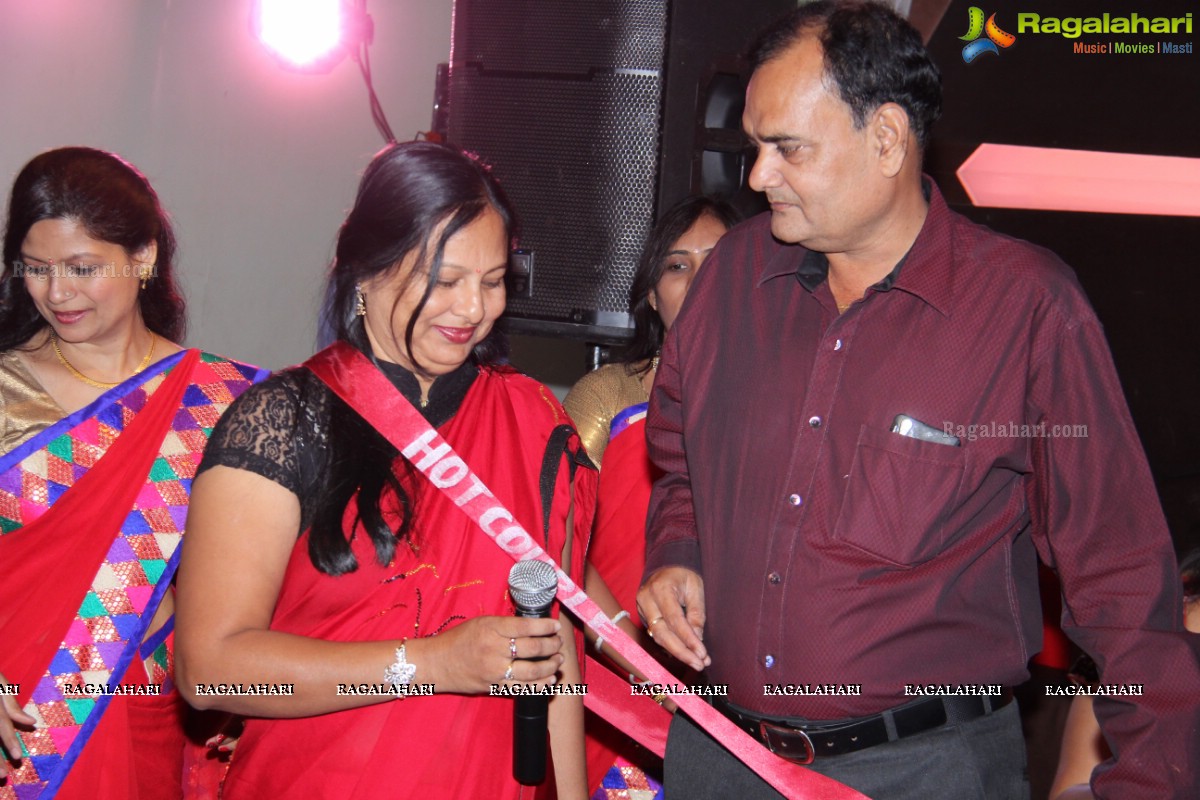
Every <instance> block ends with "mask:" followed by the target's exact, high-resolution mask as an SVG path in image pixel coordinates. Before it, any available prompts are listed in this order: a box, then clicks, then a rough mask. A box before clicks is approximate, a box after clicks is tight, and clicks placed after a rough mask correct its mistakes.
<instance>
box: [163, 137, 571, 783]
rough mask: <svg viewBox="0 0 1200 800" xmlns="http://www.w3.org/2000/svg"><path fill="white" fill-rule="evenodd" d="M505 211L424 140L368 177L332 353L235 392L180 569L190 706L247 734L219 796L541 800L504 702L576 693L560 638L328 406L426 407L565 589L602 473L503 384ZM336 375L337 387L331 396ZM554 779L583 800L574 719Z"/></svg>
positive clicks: (396, 152)
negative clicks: (557, 570) (525, 784)
mask: <svg viewBox="0 0 1200 800" xmlns="http://www.w3.org/2000/svg"><path fill="white" fill-rule="evenodd" d="M511 227H512V213H511V211H510V209H509V207H508V204H507V201H506V200H505V199H504V196H503V194H502V193H501V192H500V189H499V187H498V185H497V184H496V183H495V181H494V179H493V178H492V177H491V176H490V174H489V173H488V172H487V170H486V169H485V168H484V167H483V166H482V165H480V164H479V163H477V162H476V161H475V160H474V159H472V158H470V157H468V156H466V155H464V154H462V153H461V152H459V151H457V150H454V149H452V148H449V147H445V146H442V145H437V144H432V143H428V142H409V143H405V144H399V145H390V146H389V147H387V148H385V149H384V150H383V151H382V152H381V153H379V154H378V155H377V156H376V157H375V159H374V160H373V161H372V162H371V164H370V166H368V168H367V170H366V172H365V173H364V175H363V179H362V182H361V184H360V187H359V191H358V196H357V199H356V201H355V205H354V208H353V209H352V210H351V212H350V214H349V217H348V218H347V220H346V222H345V223H344V225H343V226H342V229H341V233H340V234H339V237H338V243H337V249H336V256H335V261H334V266H333V270H332V275H331V283H332V287H331V297H332V302H331V309H332V311H331V314H332V320H331V322H332V326H333V328H334V329H335V330H336V331H337V338H338V342H337V343H335V344H334V345H333V346H331V347H330V348H327V349H326V350H325V351H322V352H321V353H318V354H317V355H316V356H314V358H313V359H311V360H310V361H309V362H307V363H306V364H305V365H302V366H301V367H299V368H296V369H293V370H288V371H285V372H282V373H279V374H277V375H275V376H274V377H272V378H271V379H269V380H268V381H266V382H264V383H263V384H260V385H259V386H258V387H255V388H254V389H252V390H251V391H249V392H247V393H246V394H245V395H244V396H243V397H242V398H241V399H240V400H239V401H238V403H236V404H235V405H234V407H232V408H231V409H230V411H229V413H228V414H227V415H226V417H225V418H224V419H222V421H221V423H220V425H219V426H218V428H217V430H216V432H215V433H214V436H213V444H212V447H210V448H209V451H208V453H207V454H206V456H205V461H204V464H203V465H202V467H201V474H200V476H199V477H198V478H197V480H196V485H195V490H194V492H193V503H192V506H191V509H190V512H189V520H188V542H187V544H186V545H185V552H184V557H183V565H182V568H181V572H180V597H179V609H180V616H179V620H180V621H179V629H178V637H179V671H180V675H181V684H184V691H185V692H186V693H187V694H188V695H189V699H190V700H191V702H192V703H193V704H195V705H197V706H200V707H215V708H220V709H223V710H226V711H231V712H235V713H238V714H240V715H244V716H245V717H247V721H246V726H245V732H244V733H243V735H242V736H241V738H240V739H239V741H238V744H237V749H236V751H235V752H234V755H233V758H232V763H231V765H230V768H229V773H228V775H227V778H226V781H225V784H224V786H223V789H222V791H223V794H222V797H223V798H225V800H238V798H259V797H268V796H297V797H312V798H322V797H329V798H403V797H453V798H459V797H464V798H465V797H487V798H514V799H515V798H518V797H529V796H533V795H534V791H533V790H523V789H522V787H521V785H519V784H518V783H517V782H516V781H515V780H514V779H513V776H512V768H511V759H512V739H513V734H512V729H513V703H512V700H511V699H509V698H506V697H496V696H488V695H489V692H490V691H491V689H492V687H493V686H496V687H505V688H507V689H514V688H517V689H519V688H522V687H523V688H525V689H537V688H538V687H545V686H547V685H550V684H552V683H555V682H558V683H561V684H564V685H574V684H578V683H579V681H580V677H579V675H580V669H579V663H578V661H577V659H576V645H575V637H574V635H573V632H572V628H571V627H570V626H569V625H564V624H562V623H560V622H559V620H558V619H557V618H556V617H552V618H549V619H520V618H515V617H513V615H512V614H513V609H512V604H511V602H510V600H509V598H508V594H507V591H506V587H507V575H508V570H509V567H511V565H512V560H511V558H510V557H509V556H508V555H506V554H505V553H504V552H503V551H501V550H500V549H499V548H498V547H497V546H496V545H495V544H494V543H493V542H491V541H489V540H488V537H487V536H485V535H484V534H483V533H482V532H481V531H480V530H479V529H478V527H477V526H475V524H474V523H472V522H471V521H470V520H468V518H467V517H466V516H464V515H463V514H462V513H461V512H460V510H459V509H458V508H457V507H456V505H455V503H454V502H453V500H451V499H450V498H449V497H448V496H447V495H446V494H444V493H443V492H442V491H440V490H438V489H437V488H436V487H434V486H433V485H432V483H431V482H430V481H429V480H428V479H426V478H425V477H424V476H423V475H421V474H419V473H417V472H416V471H415V470H414V469H413V468H412V467H411V466H410V465H409V463H408V462H407V461H405V460H404V458H403V457H401V456H400V455H399V454H398V452H397V451H396V449H395V448H393V447H392V446H391V445H390V444H389V443H388V442H387V441H386V439H385V438H384V436H383V434H384V433H386V432H387V431H382V430H376V429H374V428H372V427H371V426H370V425H369V424H368V423H367V422H366V421H365V420H364V419H363V418H362V416H360V414H359V413H358V412H357V410H356V408H355V407H352V406H351V405H349V404H347V402H345V401H343V400H342V399H341V396H342V395H343V393H344V390H345V389H346V388H347V387H353V386H355V385H356V384H359V385H361V384H362V383H365V380H364V372H363V371H364V370H365V371H366V374H367V377H378V373H380V372H381V373H382V374H383V376H384V377H385V378H386V383H385V389H384V390H385V391H386V392H387V393H388V401H389V402H390V401H391V399H392V398H395V397H396V395H397V394H399V395H401V396H402V397H403V398H405V399H406V400H407V401H408V402H410V403H411V404H412V406H414V407H416V408H418V409H419V410H420V414H421V416H422V417H424V419H425V421H426V422H427V423H428V424H429V425H431V426H433V427H434V428H436V429H437V430H438V432H439V433H440V434H441V435H442V436H443V437H444V438H445V440H446V441H447V442H448V443H449V444H450V445H451V446H452V447H453V448H454V449H455V451H456V452H457V453H458V454H459V455H460V456H461V457H462V458H463V459H464V460H465V461H466V462H467V463H468V464H469V465H470V468H471V469H472V470H473V471H474V472H475V473H476V474H477V475H478V476H479V477H480V479H481V480H482V481H483V483H484V484H485V485H486V486H487V487H488V488H489V489H490V490H491V491H492V493H493V494H494V495H495V497H496V499H497V500H498V501H500V502H501V503H502V504H503V505H504V506H505V507H506V508H507V509H508V510H509V511H510V512H512V514H513V515H514V517H515V518H516V519H517V521H519V522H520V523H521V524H522V525H523V526H524V527H525V529H526V530H528V531H530V532H540V533H541V534H542V535H543V536H544V537H545V538H544V541H543V544H544V547H545V550H546V551H547V552H548V553H550V555H551V556H553V557H554V558H555V559H556V560H557V559H561V560H560V563H561V564H562V566H563V568H564V569H565V570H567V571H568V572H570V573H573V574H575V575H579V574H580V572H581V564H582V559H583V550H584V546H585V535H586V532H587V531H588V530H589V529H590V524H591V516H592V506H593V503H594V480H595V479H594V472H592V471H591V470H589V469H587V468H586V466H585V467H580V468H578V469H577V468H576V467H578V466H579V465H580V462H581V461H582V462H584V463H586V459H585V458H578V456H579V451H580V447H579V445H578V439H577V438H576V437H574V434H573V431H572V430H571V429H570V427H569V426H567V422H568V420H567V417H566V415H565V413H564V412H563V411H562V409H561V407H560V406H559V404H558V403H557V401H556V400H555V399H554V397H553V396H552V395H551V394H550V392H549V391H548V390H547V389H546V388H545V387H544V386H542V385H540V384H538V383H537V382H535V381H533V380H531V379H529V378H526V377H524V376H523V375H520V374H519V373H517V372H515V371H514V370H512V369H509V368H507V367H503V366H499V365H498V364H497V363H496V358H497V354H498V353H497V341H496V333H495V332H494V331H493V324H494V323H495V321H496V318H497V317H498V316H499V315H500V313H501V312H502V311H503V310H504V305H505V290H504V274H505V272H506V269H507V263H508V252H509V242H510V237H511ZM331 376H332V377H331ZM549 706H550V711H549V716H550V719H549V731H550V740H551V756H552V759H553V772H552V776H553V777H552V780H551V778H547V780H546V782H545V784H544V785H543V788H544V789H550V788H552V787H553V788H556V789H557V794H558V797H560V798H576V799H578V798H582V797H584V796H585V792H586V787H585V777H584V768H583V724H582V722H583V709H582V702H581V698H580V697H574V696H566V695H562V696H556V697H554V698H553V699H551V700H550V703H549Z"/></svg>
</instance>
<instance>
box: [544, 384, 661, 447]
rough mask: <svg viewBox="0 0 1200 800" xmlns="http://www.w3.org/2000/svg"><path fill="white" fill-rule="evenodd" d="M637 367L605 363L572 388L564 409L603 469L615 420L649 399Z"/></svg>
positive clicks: (564, 401) (564, 403)
mask: <svg viewBox="0 0 1200 800" xmlns="http://www.w3.org/2000/svg"><path fill="white" fill-rule="evenodd" d="M637 367H638V365H637V364H605V365H604V366H603V367H600V368H599V369H597V370H594V371H592V372H589V373H588V374H587V375H584V376H583V377H582V378H580V379H579V381H578V382H577V383H576V384H575V385H574V386H573V387H571V391H570V392H569V393H568V394H567V398H566V399H565V400H563V408H565V409H566V410H567V413H568V414H570V415H571V419H572V420H574V422H575V427H576V429H577V430H578V431H579V438H580V439H582V440H583V447H584V449H585V450H587V454H588V457H589V458H591V459H592V461H593V462H594V463H595V464H596V466H597V467H599V466H600V461H601V460H602V459H603V458H604V448H605V447H607V446H608V432H609V428H610V426H611V425H612V421H613V417H615V416H616V415H617V414H620V413H621V412H622V411H624V410H625V409H627V408H629V407H630V406H632V405H637V404H638V403H645V402H646V401H647V400H649V399H650V398H649V396H648V395H647V394H646V389H645V388H644V387H643V386H642V376H641V374H640V373H639V372H638V371H637Z"/></svg>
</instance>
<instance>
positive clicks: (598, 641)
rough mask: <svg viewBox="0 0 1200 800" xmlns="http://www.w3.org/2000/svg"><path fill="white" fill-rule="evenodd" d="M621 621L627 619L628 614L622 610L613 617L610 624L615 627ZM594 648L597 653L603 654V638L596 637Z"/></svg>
mask: <svg viewBox="0 0 1200 800" xmlns="http://www.w3.org/2000/svg"><path fill="white" fill-rule="evenodd" d="M623 619H629V612H628V611H626V610H625V609H623V608H622V609H621V610H620V611H618V612H617V613H616V614H615V615H613V618H612V624H613V625H616V624H617V623H618V622H620V621H621V620H623ZM595 646H596V652H597V653H603V652H604V637H603V636H597V637H596V645H595Z"/></svg>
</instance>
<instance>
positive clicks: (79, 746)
mask: <svg viewBox="0 0 1200 800" xmlns="http://www.w3.org/2000/svg"><path fill="white" fill-rule="evenodd" d="M188 352H189V351H187V350H184V351H181V352H179V353H175V354H172V355H171V356H168V357H166V358H164V359H162V360H161V361H159V362H158V363H157V364H155V365H154V366H152V367H151V368H149V369H147V370H145V371H143V372H142V373H139V374H138V375H136V376H134V377H133V378H130V379H129V380H128V381H125V382H124V383H122V384H121V385H120V386H117V387H114V388H113V389H112V390H110V391H108V392H106V393H105V394H104V395H102V396H101V397H100V398H98V399H97V400H96V401H94V402H93V403H91V404H89V405H88V406H87V407H85V408H83V409H80V410H79V411H77V412H75V413H73V414H70V415H68V416H67V417H65V418H63V419H62V420H59V421H58V422H56V423H55V424H53V425H51V426H50V427H49V428H46V429H45V430H43V431H41V432H39V433H38V434H36V435H35V436H33V437H31V438H30V439H29V440H28V441H26V442H24V443H22V444H21V445H19V446H18V447H17V448H14V450H13V451H12V452H10V453H9V454H7V455H6V456H5V457H4V458H2V459H0V501H3V502H0V505H3V506H4V509H7V511H5V510H4V509H0V516H2V517H4V519H3V527H4V530H5V531H9V530H16V529H20V527H23V526H24V525H26V524H30V523H32V522H33V521H34V520H36V519H37V518H38V517H39V516H40V514H42V513H47V512H48V511H49V509H50V508H52V507H53V505H54V502H55V500H56V499H57V497H58V496H60V495H61V494H63V493H64V492H66V491H69V489H70V488H72V487H73V486H74V483H75V481H77V480H78V479H79V477H80V476H81V475H83V474H86V472H87V470H88V469H90V468H91V465H92V464H96V463H98V462H99V460H100V458H102V457H103V455H104V454H105V453H107V452H108V445H109V444H111V443H112V442H114V441H115V440H116V438H117V437H119V436H120V435H121V433H123V432H124V430H125V428H126V427H127V426H128V424H129V423H130V422H131V420H133V419H135V418H136V417H137V414H138V413H139V412H140V411H141V410H142V409H143V408H145V406H146V404H147V403H148V401H149V398H150V397H152V396H153V394H154V392H157V391H158V388H161V386H162V384H160V385H159V387H158V388H154V389H153V392H146V391H144V389H145V387H147V386H148V385H149V384H150V382H151V381H153V380H154V379H155V378H158V377H161V376H165V375H167V374H168V373H170V372H171V370H172V369H173V368H174V367H175V366H177V365H178V364H179V363H180V361H181V360H182V359H184V358H185V357H186V356H187V354H188ZM190 364H191V366H190V367H189V375H188V376H187V385H186V386H185V387H184V389H183V394H182V397H180V400H179V404H178V408H177V409H176V410H175V411H174V412H173V416H172V418H171V421H170V423H169V424H168V425H167V429H166V432H165V434H164V436H163V439H162V441H161V442H160V443H159V445H158V449H157V451H156V455H155V458H154V460H153V462H152V464H151V466H150V469H149V472H148V474H147V476H146V477H145V482H144V484H143V485H142V487H141V489H140V490H139V491H138V494H137V497H136V499H135V501H134V504H133V506H132V507H131V508H130V510H129V513H128V515H127V516H126V517H125V521H124V522H123V523H122V524H121V528H120V530H118V531H117V532H116V534H115V535H114V537H113V539H112V543H111V545H110V546H109V548H108V550H107V554H106V555H105V557H104V559H103V561H102V562H101V563H100V567H99V570H98V572H97V574H96V577H95V578H93V579H92V581H91V582H90V585H89V587H88V590H87V592H86V594H85V596H84V597H83V599H82V602H81V605H80V607H79V610H78V611H77V612H76V614H75V619H74V621H73V622H72V623H71V627H70V630H69V632H68V634H67V636H66V638H65V639H64V640H63V642H62V643H61V644H60V645H59V648H58V650H57V653H56V654H55V656H54V657H53V658H52V660H51V662H50V664H49V665H48V666H47V668H46V670H45V672H44V673H43V674H42V677H41V678H40V679H39V680H38V681H37V683H36V688H35V689H34V690H33V693H32V695H31V696H30V697H29V700H28V702H27V703H26V704H25V710H26V711H27V712H28V713H31V714H33V716H34V717H35V718H37V719H38V721H39V727H38V729H36V730H34V731H32V732H26V733H22V734H21V737H20V738H21V747H22V754H21V755H22V758H23V763H22V768H21V769H20V770H18V771H17V772H16V773H13V774H10V776H9V778H8V781H7V782H6V785H5V786H0V798H16V799H17V800H28V798H40V799H41V800H48V798H53V797H54V796H55V794H56V792H57V791H58V790H59V788H60V787H61V786H62V783H63V781H64V780H65V779H66V777H67V775H68V774H69V772H70V770H71V767H72V766H73V765H74V764H75V763H76V761H77V759H78V758H79V757H80V755H81V753H82V752H83V749H84V747H85V745H86V743H87V741H88V740H89V738H90V736H91V734H92V733H93V732H94V731H95V729H96V726H97V725H98V724H99V722H100V719H101V717H102V716H103V713H104V712H105V710H107V708H108V706H109V705H110V703H111V701H112V697H113V696H114V693H115V691H116V690H117V687H118V686H119V685H121V683H122V681H123V680H124V679H125V677H126V673H127V671H128V670H129V669H130V667H131V665H132V663H133V661H134V659H135V658H137V657H138V656H139V655H140V651H141V649H142V648H145V649H147V650H149V651H151V652H152V653H153V654H155V655H157V650H159V649H162V647H163V642H164V641H165V639H166V637H167V636H168V635H169V634H170V629H171V624H172V623H171V622H168V623H167V625H165V626H164V628H163V629H161V630H160V631H158V632H156V634H155V635H154V636H153V637H150V639H149V640H146V641H143V639H144V638H145V634H146V631H147V630H148V629H149V626H150V624H151V621H152V620H153V617H154V615H155V612H156V611H157V609H158V607H159V605H160V603H161V601H162V598H163V596H164V595H165V593H166V591H167V588H168V587H169V585H170V582H171V579H172V577H173V576H174V573H175V570H176V569H177V567H178V564H179V556H180V553H181V548H180V547H179V543H180V540H181V538H182V534H183V526H184V523H185V521H186V510H187V499H188V494H189V492H190V486H191V479H192V478H193V477H194V475H195V469H196V467H197V466H198V465H199V461H200V458H201V456H202V455H203V451H204V446H205V445H206V444H207V441H208V436H209V434H210V433H211V431H212V427H213V426H215V424H216V422H217V420H218V419H219V417H220V415H221V413H222V412H223V411H224V410H225V408H226V407H228V405H229V403H231V402H232V401H233V399H235V398H236V397H237V395H239V394H240V393H241V392H242V391H243V390H244V389H246V388H248V387H249V386H250V385H252V384H253V383H255V382H257V381H259V380H261V379H262V378H264V377H266V375H268V374H269V372H268V371H267V370H262V369H259V368H257V367H251V366H248V365H245V364H240V363H238V362H235V361H231V360H229V359H225V358H222V357H220V356H216V355H212V354H209V353H204V352H201V353H199V358H196V359H194V360H193V361H191V362H190ZM176 391H178V389H177V390H176ZM93 420H94V421H93ZM89 422H91V425H90V426H89V425H88V423H89ZM81 436H82V437H84V439H83V440H81V439H80V438H79V437H81ZM88 437H90V440H88ZM101 443H103V447H101ZM97 450H100V451H101V452H100V453H99V454H98V455H97V454H96V452H95V451H97ZM42 451H45V452H46V455H45V457H44V458H42V459H38V458H31V457H34V456H36V455H37V454H38V453H39V452H42ZM81 456H82V457H83V460H84V461H85V462H86V463H85V465H83V466H80V465H79V464H78V463H77V460H78V459H79V458H80V457H81ZM39 472H40V473H41V474H38V473H39ZM51 472H56V474H57V475H58V477H59V478H62V479H63V480H64V481H66V480H68V479H69V480H70V485H63V484H62V483H55V482H53V481H52V479H51ZM31 488H32V489H33V493H34V494H41V495H42V500H41V502H40V503H33V504H32V505H29V504H26V503H25V498H24V492H25V491H26V490H28V489H31ZM14 490H18V491H19V492H20V493H21V494H16V493H15V492H14ZM14 495H16V496H15V497H14ZM14 508H16V513H15V514H14V515H13V516H12V517H11V518H10V517H9V514H10V513H13V511H14ZM39 509H40V510H39ZM14 524H15V525H16V528H13V527H12V526H13V525H14ZM2 542H3V536H2V535H0V544H2ZM157 661H158V659H156V660H155V664H156V666H155V667H154V674H153V675H150V674H148V676H147V677H148V678H154V679H158V680H160V681H161V680H162V678H161V675H162V673H165V671H166V668H165V667H164V668H163V669H160V668H159V665H157ZM98 685H104V686H105V687H106V691H104V692H102V693H97V694H92V693H84V692H82V691H80V692H76V691H70V692H67V691H64V690H65V689H66V688H67V687H68V686H79V687H84V686H98ZM158 686H159V687H160V688H159V691H164V692H165V691H170V688H171V687H169V686H163V684H162V683H161V682H160V683H159V684H158ZM147 688H150V687H149V684H147Z"/></svg>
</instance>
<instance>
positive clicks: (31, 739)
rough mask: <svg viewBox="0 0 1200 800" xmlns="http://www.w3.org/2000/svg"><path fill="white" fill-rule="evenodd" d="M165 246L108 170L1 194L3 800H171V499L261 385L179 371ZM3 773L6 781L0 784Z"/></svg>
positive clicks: (70, 157) (40, 168)
mask: <svg viewBox="0 0 1200 800" xmlns="http://www.w3.org/2000/svg"><path fill="white" fill-rule="evenodd" d="M174 244H175V240H174V236H173V234H172V232H171V227H170V224H169V222H168V221H167V218H166V215H165V214H164V213H163V211H162V208H161V207H160V205H159V203H158V198H157V196H156V195H155V193H154V190H153V189H152V188H151V187H150V185H149V183H148V182H147V181H146V179H145V178H144V177H143V176H142V175H141V174H140V173H139V172H138V171H137V170H136V169H134V168H133V167H132V166H130V165H129V164H127V163H126V162H124V161H122V160H121V159H120V158H118V157H117V156H114V155H112V154H110V153H104V152H101V151H98V150H92V149H89V148H81V147H71V148H62V149H58V150H53V151H50V152H47V153H44V154H42V155H40V156H38V157H36V158H34V159H33V160H32V161H30V162H29V164H27V165H26V166H25V167H24V169H22V171H21V173H20V174H19V175H18V176H17V179H16V181H15V183H14V185H13V191H12V196H11V199H10V202H9V206H8V219H7V224H6V228H5V238H4V265H5V271H4V275H3V280H4V285H5V286H6V288H7V297H6V302H5V303H4V304H3V305H2V306H0V405H2V406H3V415H2V417H0V420H2V421H0V426H2V427H0V563H2V564H3V565H4V566H5V579H4V580H3V581H0V642H3V643H4V644H3V649H2V650H0V673H3V674H2V675H0V684H4V685H5V686H7V687H11V693H8V692H6V693H5V694H4V696H3V697H0V745H2V746H3V749H4V751H5V756H7V758H3V759H0V776H4V777H3V778H2V779H0V798H6V799H7V798H19V800H27V798H35V797H37V798H50V797H58V798H83V797H86V798H114V799H117V798H120V799H121V800H125V799H126V798H132V799H133V800H147V799H148V798H154V799H157V798H164V800H165V799H166V798H178V797H180V796H181V795H182V791H183V788H182V787H183V759H184V727H183V714H184V711H185V710H186V706H185V705H184V704H183V702H182V700H181V699H180V697H179V693H178V692H176V691H174V689H173V686H172V643H171V630H172V626H173V620H172V612H173V605H174V601H173V595H172V592H171V588H170V585H171V580H172V576H173V573H174V569H175V565H176V563H177V562H178V544H179V541H180V536H181V534H182V532H183V522H184V516H185V511H186V507H187V501H188V494H187V489H188V486H189V484H190V482H191V478H192V475H193V474H194V472H195V469H196V467H197V465H198V464H199V462H200V456H201V453H202V451H203V449H204V445H205V443H206V441H207V432H208V431H210V430H211V428H212V425H213V424H214V423H215V421H216V419H217V417H219V416H220V414H221V413H222V412H223V411H224V410H225V408H226V407H227V406H228V404H229V403H230V402H231V401H232V400H233V398H234V397H235V396H236V395H237V394H238V393H239V392H240V391H241V390H242V389H244V388H246V387H247V386H248V385H249V384H250V383H251V382H252V381H253V380H254V379H255V378H256V377H257V373H258V371H257V370H255V369H254V368H250V367H245V366H243V365H240V364H236V363H234V362H231V361H226V360H225V359H222V358H220V357H218V356H211V355H208V354H201V353H200V352H198V351H184V350H182V349H181V348H180V347H179V346H178V345H177V344H175V343H174V342H175V341H176V340H178V339H181V338H182V337H183V328H184V307H183V301H182V299H181V298H180V296H179V294H178V292H177V291H176V288H175V283H174V272H173V263H172V262H173V256H174ZM5 773H8V774H7V775H5Z"/></svg>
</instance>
